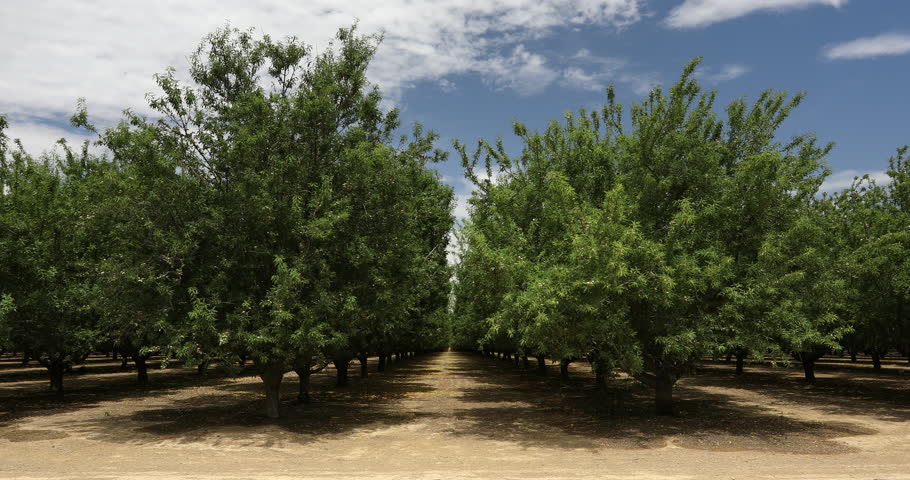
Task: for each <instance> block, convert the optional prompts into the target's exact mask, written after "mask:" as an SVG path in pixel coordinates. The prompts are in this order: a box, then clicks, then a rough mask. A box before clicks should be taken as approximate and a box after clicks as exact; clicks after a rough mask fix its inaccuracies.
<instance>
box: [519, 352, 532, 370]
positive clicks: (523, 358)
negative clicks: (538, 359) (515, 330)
mask: <svg viewBox="0 0 910 480" xmlns="http://www.w3.org/2000/svg"><path fill="white" fill-rule="evenodd" d="M521 366H522V367H523V368H525V369H528V368H531V362H529V361H528V356H527V355H522V356H521Z"/></svg>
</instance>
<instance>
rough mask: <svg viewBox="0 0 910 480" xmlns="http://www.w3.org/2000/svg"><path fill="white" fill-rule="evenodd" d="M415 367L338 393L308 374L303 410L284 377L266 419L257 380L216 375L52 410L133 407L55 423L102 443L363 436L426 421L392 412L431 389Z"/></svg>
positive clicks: (255, 442) (264, 442)
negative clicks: (272, 415) (276, 408)
mask: <svg viewBox="0 0 910 480" xmlns="http://www.w3.org/2000/svg"><path fill="white" fill-rule="evenodd" d="M422 363H423V362H421V360H420V359H414V360H404V361H401V362H398V363H396V364H395V365H393V366H392V367H391V368H390V369H389V370H388V371H387V372H382V373H378V374H377V373H376V372H371V375H370V376H369V377H368V378H363V379H361V378H357V377H353V378H351V384H350V385H349V386H348V387H342V388H337V387H335V386H334V381H335V379H334V370H332V369H331V368H328V369H326V371H324V372H323V373H322V374H319V375H314V378H313V379H312V385H311V397H312V401H311V403H309V404H306V405H302V404H298V403H297V402H296V396H297V390H298V381H297V377H296V375H294V374H289V375H288V376H286V379H285V381H284V382H283V385H282V402H281V412H282V417H281V418H279V419H274V420H273V419H269V418H266V417H265V415H264V414H263V413H262V412H263V401H264V394H263V389H262V383H261V382H260V381H259V379H258V378H255V377H246V378H238V379H229V378H224V379H219V380H218V381H215V380H211V381H209V382H206V383H205V384H203V385H198V384H197V385H179V386H178V385H171V382H168V383H169V386H173V388H168V389H165V390H162V391H156V392H149V391H148V390H146V392H145V393H155V395H150V396H147V397H143V396H142V394H141V392H137V393H138V394H137V395H135V396H131V397H117V396H115V395H103V394H99V395H98V397H99V398H97V401H96V402H85V403H78V402H76V403H75V404H68V405H59V404H58V405H56V406H55V408H56V409H57V410H58V411H65V410H67V409H76V408H87V407H96V406H98V404H99V402H101V401H116V402H125V401H133V402H141V404H140V405H139V406H135V407H133V406H132V405H126V404H123V403H118V404H117V406H118V407H125V408H124V410H126V411H127V412H128V413H123V414H120V413H117V412H116V411H115V412H102V411H100V410H98V411H97V412H92V414H91V417H90V418H84V417H85V415H83V416H80V417H78V418H76V419H72V418H69V419H62V420H61V421H60V427H61V428H63V429H65V430H66V431H69V432H71V433H72V434H74V435H79V436H82V437H85V438H88V439H91V440H100V441H105V442H114V443H129V444H137V445H148V444H160V443H162V442H170V443H176V444H185V443H192V442H197V441H205V442H206V443H207V444H209V445H214V446H216V447H217V446H219V445H230V446H232V447H237V446H264V447H272V446H276V445H282V444H289V443H298V444H299V443H309V442H313V441H316V440H325V439H326V438H332V437H335V436H347V435H352V434H361V433H368V432H371V431H374V430H376V429H381V428H386V427H389V426H394V425H399V424H405V423H410V422H412V421H414V420H416V419H418V418H422V417H427V416H430V414H426V413H421V412H414V411H404V410H402V409H396V408H393V404H394V403H395V402H396V401H399V400H401V399H403V398H406V397H408V396H410V395H415V394H419V393H421V392H427V391H430V390H432V387H430V386H429V385H427V384H424V383H420V382H417V381H414V380H413V378H411V379H409V378H408V377H412V376H413V375H414V373H415V372H421V373H422V372H426V371H428V370H429V369H427V368H422V367H421V364H422ZM351 371H352V372H354V371H355V370H353V369H352V370H351ZM356 371H357V372H359V369H358V370H356ZM190 386H195V387H200V388H188V387H190ZM165 397H166V398H165ZM34 413H36V412H35V411H31V414H34ZM20 416H21V415H20Z"/></svg>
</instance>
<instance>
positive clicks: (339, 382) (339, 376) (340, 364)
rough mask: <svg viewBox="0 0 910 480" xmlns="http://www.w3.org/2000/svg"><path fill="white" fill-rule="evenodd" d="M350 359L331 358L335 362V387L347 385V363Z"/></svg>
mask: <svg viewBox="0 0 910 480" xmlns="http://www.w3.org/2000/svg"><path fill="white" fill-rule="evenodd" d="M350 361H351V360H350V359H348V358H344V359H338V360H333V361H332V363H334V364H335V372H336V380H335V386H336V387H347V386H348V363H349V362H350Z"/></svg>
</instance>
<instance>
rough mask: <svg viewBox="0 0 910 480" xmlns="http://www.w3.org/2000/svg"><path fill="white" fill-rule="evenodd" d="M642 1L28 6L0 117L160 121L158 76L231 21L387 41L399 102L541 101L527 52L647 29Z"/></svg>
mask: <svg viewBox="0 0 910 480" xmlns="http://www.w3.org/2000/svg"><path fill="white" fill-rule="evenodd" d="M641 1H642V0H491V1H478V0H429V1H422V2H413V1H410V0H388V1H384V2H375V1H372V0H359V1H356V0H355V1H346V2H338V1H335V0H308V1H302V2H297V1H284V0H245V1H240V0H200V1H194V2H183V1H179V0H165V1H158V2H142V1H138V0H96V1H87V0H81V1H79V0H71V1H66V2H20V3H17V4H15V5H12V4H11V5H7V6H6V7H5V9H4V14H3V15H0V64H2V65H3V72H4V74H3V75H0V112H2V113H6V114H10V115H20V116H24V115H27V116H28V117H29V118H38V119H44V120H45V121H46V120H49V119H53V120H54V121H59V120H60V119H63V118H67V117H68V116H69V115H70V114H71V113H72V112H73V106H74V103H75V100H76V98H78V97H85V98H86V99H87V105H88V111H89V114H90V116H91V118H92V119H93V120H94V121H95V122H96V123H98V124H99V125H102V126H103V125H109V124H112V123H114V122H115V121H116V120H117V119H118V118H119V117H120V115H121V111H122V110H123V109H125V108H131V109H133V110H134V111H137V112H139V113H151V112H150V111H149V109H148V107H147V102H146V100H145V98H144V96H145V94H146V93H148V92H156V91H157V87H156V85H155V83H154V80H153V75H154V74H155V73H159V72H162V71H163V70H164V69H165V68H166V67H168V66H174V67H176V68H177V69H178V71H186V65H187V56H188V55H189V54H190V52H192V51H193V50H194V49H195V47H196V46H197V44H198V42H199V41H200V39H201V38H202V37H203V36H204V35H205V34H206V33H208V32H211V31H213V30H214V29H216V28H218V27H220V26H223V25H224V24H225V22H226V21H229V22H230V23H231V24H232V25H234V26H236V27H238V28H247V27H255V28H256V29H257V30H258V31H259V32H260V33H268V34H270V35H272V36H273V37H279V38H280V37H284V36H286V35H297V36H298V37H300V38H301V39H302V40H303V41H305V42H307V43H311V44H312V45H313V46H314V47H316V48H317V49H320V48H326V46H327V42H328V40H329V39H330V38H331V37H332V36H333V35H334V33H335V32H336V30H337V29H338V28H339V27H345V26H349V25H351V24H352V23H353V22H354V21H355V20H356V19H359V28H360V31H361V32H362V33H378V32H384V36H385V37H384V38H385V40H384V42H383V45H382V47H381V48H380V50H379V52H378V54H377V58H376V59H375V61H374V63H373V64H372V65H371V67H370V71H369V76H370V78H371V79H372V80H373V81H374V82H376V83H377V84H379V85H380V87H381V88H382V89H383V92H384V94H385V95H386V97H388V98H389V99H390V100H391V101H392V102H395V101H396V100H399V99H400V98H401V93H402V92H403V91H404V90H405V89H407V88H409V87H410V86H412V85H414V84H416V83H418V82H423V81H431V82H440V85H441V86H442V87H443V88H448V86H450V84H449V83H446V82H442V80H445V78H446V77H447V76H450V75H456V74H464V73H481V74H484V75H487V76H488V78H489V79H490V81H491V83H493V84H495V85H497V86H498V87H503V88H515V89H516V90H518V91H519V92H521V93H532V92H535V91H538V90H539V88H540V86H541V85H545V84H546V83H547V79H548V78H549V76H548V75H549V73H548V71H547V68H548V67H547V65H546V62H545V61H544V60H543V58H542V57H540V56H539V55H536V54H533V53H531V52H528V51H527V50H525V49H524V47H520V44H521V42H522V41H525V40H527V39H529V38H542V37H545V36H548V35H551V34H552V33H553V32H554V31H556V29H559V28H572V27H573V26H578V25H594V26H599V27H606V28H622V27H624V26H626V25H629V24H632V23H635V22H637V21H639V19H640V18H641V13H640V3H641ZM519 47H520V48H519ZM503 52H510V54H507V55H506V56H503V55H504V53H503ZM526 74H527V75H530V76H531V77H532V78H531V79H530V80H527V81H526V80H524V76H525V75H526ZM550 81H552V80H550Z"/></svg>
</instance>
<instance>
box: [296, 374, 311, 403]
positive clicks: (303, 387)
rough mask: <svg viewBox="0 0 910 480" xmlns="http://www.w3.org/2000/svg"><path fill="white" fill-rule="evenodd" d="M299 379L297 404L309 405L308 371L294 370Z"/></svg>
mask: <svg viewBox="0 0 910 480" xmlns="http://www.w3.org/2000/svg"><path fill="white" fill-rule="evenodd" d="M294 372H295V373H296V374H297V377H298V378H300V390H299V391H298V393H297V403H310V369H309V367H307V368H298V369H296V370H294Z"/></svg>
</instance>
